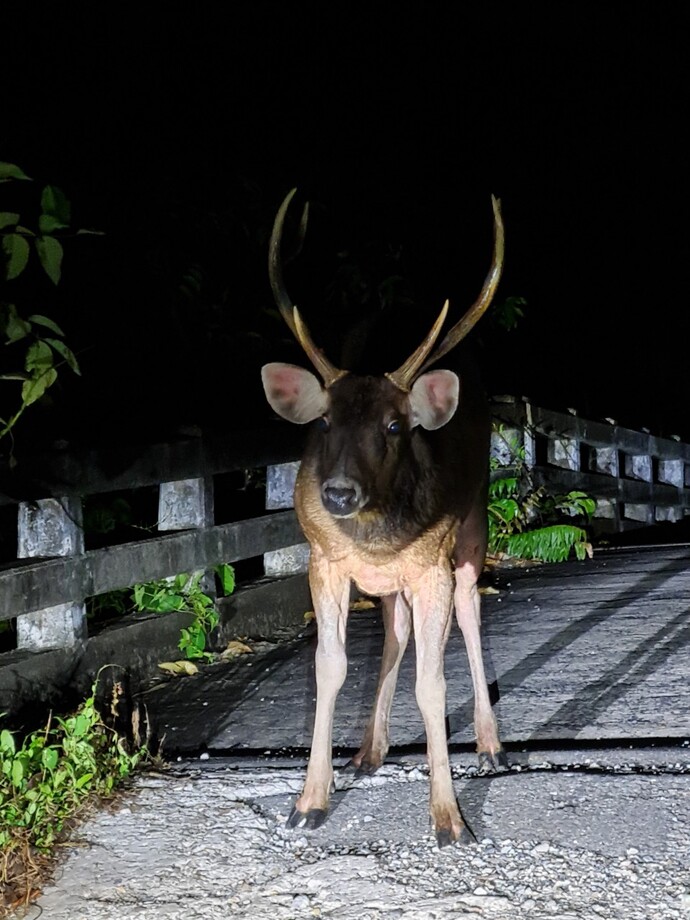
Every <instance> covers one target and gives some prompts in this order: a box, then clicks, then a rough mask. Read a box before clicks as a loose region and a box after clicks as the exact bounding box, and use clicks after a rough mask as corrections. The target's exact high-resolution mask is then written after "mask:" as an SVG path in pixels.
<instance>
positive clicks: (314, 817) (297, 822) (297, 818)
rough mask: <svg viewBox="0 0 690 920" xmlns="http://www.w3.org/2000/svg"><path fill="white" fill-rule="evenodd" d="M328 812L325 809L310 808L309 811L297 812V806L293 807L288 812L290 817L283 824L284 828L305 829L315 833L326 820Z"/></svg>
mask: <svg viewBox="0 0 690 920" xmlns="http://www.w3.org/2000/svg"><path fill="white" fill-rule="evenodd" d="M327 814H328V812H327V811H326V809H325V808H312V809H310V810H309V811H306V812H305V811H299V809H298V808H297V806H295V807H294V808H293V809H292V811H291V812H290V816H289V817H288V819H287V821H286V822H285V826H286V827H300V828H305V829H306V830H308V831H315V830H316V828H317V827H321V825H322V824H323V822H324V821H325V820H326V815H327Z"/></svg>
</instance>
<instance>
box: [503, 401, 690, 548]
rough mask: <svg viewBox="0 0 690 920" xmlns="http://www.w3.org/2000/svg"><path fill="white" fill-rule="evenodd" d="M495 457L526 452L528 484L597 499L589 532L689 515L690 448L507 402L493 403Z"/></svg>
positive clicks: (674, 441) (604, 423)
mask: <svg viewBox="0 0 690 920" xmlns="http://www.w3.org/2000/svg"><path fill="white" fill-rule="evenodd" d="M493 410H494V420H495V424H496V425H498V426H499V428H500V431H498V432H496V433H495V434H494V443H493V453H494V455H497V456H499V457H501V455H502V454H503V456H504V458H505V459H506V460H507V459H508V457H507V448H506V444H508V443H511V442H512V443H516V444H517V445H518V446H520V447H522V449H523V450H524V456H525V463H526V465H527V466H528V467H529V468H531V470H532V474H533V477H534V481H535V482H536V483H537V484H538V485H539V484H543V485H546V486H547V487H548V488H549V489H550V490H553V491H568V490H570V489H580V490H582V491H583V492H587V493H588V494H589V495H591V496H592V497H593V498H595V499H596V502H597V508H596V512H595V516H594V520H593V529H594V531H595V533H602V532H619V531H623V530H626V529H629V528H633V527H640V526H643V525H651V524H657V523H660V522H663V521H670V522H678V521H680V520H682V519H683V517H685V516H686V515H687V514H688V513H690V489H688V488H687V486H688V484H689V483H690V445H688V444H683V443H681V442H680V440H677V439H675V438H659V437H656V436H655V435H653V434H651V433H650V432H645V431H632V430H630V429H628V428H622V427H621V426H619V425H617V424H616V423H615V422H608V421H602V422H597V421H589V420H587V419H583V418H580V417H579V416H577V415H576V414H574V413H572V412H554V411H551V410H549V409H540V408H539V407H537V406H532V405H530V403H529V402H527V401H526V400H515V399H513V398H511V397H504V398H503V399H501V400H499V399H495V400H494V404H493Z"/></svg>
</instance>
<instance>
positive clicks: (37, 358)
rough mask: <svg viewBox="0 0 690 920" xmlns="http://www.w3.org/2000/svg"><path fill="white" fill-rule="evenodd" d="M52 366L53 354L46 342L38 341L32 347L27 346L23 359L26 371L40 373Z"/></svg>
mask: <svg viewBox="0 0 690 920" xmlns="http://www.w3.org/2000/svg"><path fill="white" fill-rule="evenodd" d="M52 366H53V352H52V351H51V348H50V346H49V345H48V344H46V342H44V341H42V340H40V339H39V341H38V342H34V343H33V345H30V346H29V348H28V349H27V351H26V358H25V359H24V367H25V368H26V370H27V371H29V372H32V371H39V372H42V371H44V370H47V368H49V367H52Z"/></svg>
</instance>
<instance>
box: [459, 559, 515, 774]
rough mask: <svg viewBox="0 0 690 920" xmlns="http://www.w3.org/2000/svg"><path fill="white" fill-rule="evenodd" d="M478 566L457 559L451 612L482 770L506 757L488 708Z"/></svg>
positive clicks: (492, 767)
mask: <svg viewBox="0 0 690 920" xmlns="http://www.w3.org/2000/svg"><path fill="white" fill-rule="evenodd" d="M478 577H479V566H478V565H477V563H476V561H474V560H471V559H469V560H468V559H465V560H464V561H463V560H459V562H458V565H457V568H456V570H455V595H454V599H455V616H456V618H457V621H458V625H459V627H460V629H461V630H462V634H463V637H464V639H465V646H466V648H467V657H468V659H469V663H470V671H471V673H472V686H473V688H474V731H475V735H476V738H477V754H478V755H479V762H480V764H481V767H482V769H483V770H487V771H489V770H495V769H498V768H499V767H507V766H508V760H507V758H506V755H505V751H504V750H503V747H502V745H501V742H500V740H499V737H498V725H497V723H496V716H495V715H494V712H493V709H492V708H491V701H490V699H489V688H488V686H487V683H486V675H485V673H484V659H483V657H482V642H481V636H480V632H479V628H480V624H481V607H480V600H481V599H480V596H479V591H478V589H477V578H478Z"/></svg>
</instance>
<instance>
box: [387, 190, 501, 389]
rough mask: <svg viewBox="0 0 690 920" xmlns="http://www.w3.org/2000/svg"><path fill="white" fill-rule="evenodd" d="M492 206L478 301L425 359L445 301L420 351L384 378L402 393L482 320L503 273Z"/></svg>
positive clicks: (497, 216) (497, 209) (496, 204)
mask: <svg viewBox="0 0 690 920" xmlns="http://www.w3.org/2000/svg"><path fill="white" fill-rule="evenodd" d="M491 206H492V208H493V212H494V253H493V259H492V261H491V268H490V269H489V274H488V275H487V276H486V279H485V280H484V286H483V287H482V289H481V292H480V294H479V297H478V298H477V300H476V301H475V302H474V304H473V305H472V306H471V307H470V309H469V310H468V311H467V312H466V313H465V315H464V316H463V317H462V318H461V319H460V320H458V322H457V323H456V324H455V325H454V326H453V328H452V329H450V330H449V332H448V334H447V335H446V337H445V338H444V339H443V341H442V342H441V344H440V345H439V346H438V348H437V349H436V351H434V353H433V354H432V355H431V356H430V357H429V358H427V355H428V354H429V352H430V351H431V349H432V347H433V345H434V342H435V341H436V339H437V337H438V334H439V331H440V329H441V326H442V325H443V321H444V319H445V317H446V313H447V311H448V301H446V302H445V304H444V306H443V309H442V310H441V313H440V315H439V317H438V319H437V320H436V322H435V323H434V325H433V327H432V329H431V331H430V332H429V334H428V335H427V337H426V338H425V339H424V341H423V342H422V344H421V345H420V346H419V348H418V349H417V350H416V351H415V352H414V353H413V354H412V355H410V357H409V358H408V359H407V361H405V363H404V364H402V365H401V366H400V367H399V368H398V370H397V371H393V373H391V374H386V377H388V379H389V380H390V381H392V383H394V384H395V385H396V386H397V387H398V388H399V389H401V390H409V389H410V385H411V384H412V382H413V381H414V379H415V377H418V376H419V374H421V373H423V372H424V371H425V370H426V369H427V368H428V367H430V366H431V365H432V364H434V363H435V362H436V361H438V359H439V358H441V357H443V355H445V354H447V353H448V352H449V351H450V350H451V348H455V346H456V345H457V344H458V342H460V341H461V340H462V339H464V338H465V336H466V335H467V334H468V333H469V332H470V330H471V329H472V327H473V326H474V325H475V323H476V322H478V320H479V319H481V317H482V316H483V315H484V313H485V312H486V310H487V309H488V307H489V304H490V303H491V301H492V299H493V296H494V293H495V291H496V288H497V286H498V282H499V281H500V278H501V272H502V270H503V255H504V248H505V234H504V229H503V220H502V218H501V202H500V201H499V200H498V199H497V198H495V197H494V196H493V195H492V196H491ZM425 359H426V360H425Z"/></svg>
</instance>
